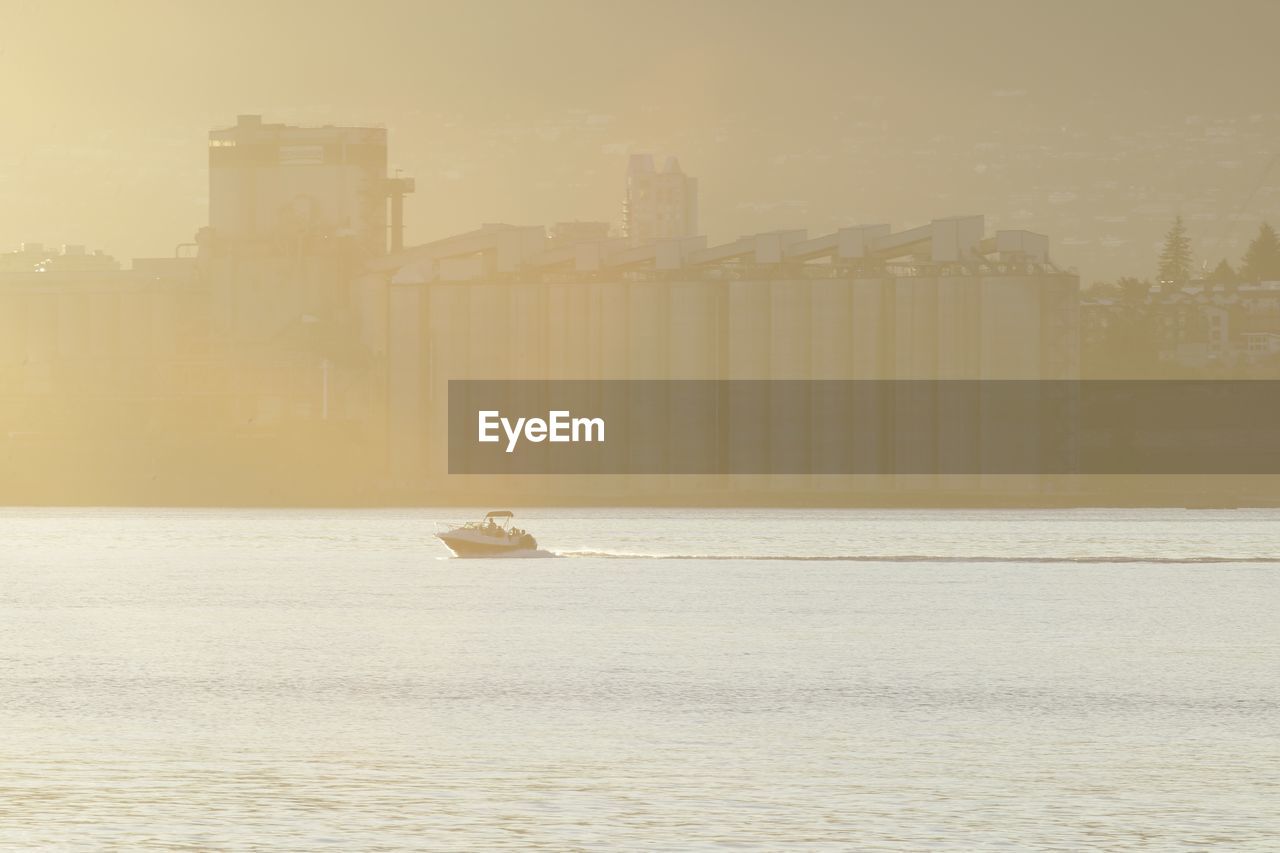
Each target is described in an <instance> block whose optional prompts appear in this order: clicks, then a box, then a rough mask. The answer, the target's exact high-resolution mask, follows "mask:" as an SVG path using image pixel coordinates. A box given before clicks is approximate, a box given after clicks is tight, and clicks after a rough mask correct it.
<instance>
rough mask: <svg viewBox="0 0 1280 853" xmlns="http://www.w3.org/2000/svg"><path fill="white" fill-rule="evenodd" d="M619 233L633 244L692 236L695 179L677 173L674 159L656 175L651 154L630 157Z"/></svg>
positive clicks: (695, 228)
mask: <svg viewBox="0 0 1280 853" xmlns="http://www.w3.org/2000/svg"><path fill="white" fill-rule="evenodd" d="M622 232H623V235H624V236H625V237H627V238H628V239H629V240H631V241H632V242H633V243H643V242H646V241H648V240H653V239H656V238H659V237H692V236H694V235H696V234H697V233H698V179H697V178H691V177H689V176H688V175H686V174H685V173H684V172H683V171H681V169H680V162H679V161H678V160H676V158H675V157H668V158H667V160H666V162H665V163H664V164H663V166H662V171H660V172H659V171H657V170H656V169H655V168H654V163H653V155H652V154H632V155H631V162H630V164H629V165H628V166H627V199H626V202H625V203H624V204H623V206H622Z"/></svg>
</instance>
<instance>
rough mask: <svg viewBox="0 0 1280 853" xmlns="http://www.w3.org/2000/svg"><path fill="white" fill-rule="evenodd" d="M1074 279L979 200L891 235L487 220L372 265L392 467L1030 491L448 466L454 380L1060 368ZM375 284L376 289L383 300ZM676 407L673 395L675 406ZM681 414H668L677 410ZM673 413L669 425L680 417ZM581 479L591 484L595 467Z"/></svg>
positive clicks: (524, 480) (1066, 351)
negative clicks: (623, 230) (637, 232)
mask: <svg viewBox="0 0 1280 853" xmlns="http://www.w3.org/2000/svg"><path fill="white" fill-rule="evenodd" d="M1077 287H1078V283H1077V279H1076V277H1075V276H1074V275H1073V274H1070V273H1065V272H1062V271H1060V270H1058V269H1057V268H1056V267H1054V266H1053V264H1052V262H1051V260H1050V258H1049V253H1048V240H1047V238H1045V237H1044V236H1043V235H1039V234H1033V233H1030V232H1026V231H998V232H996V233H995V234H994V235H991V236H988V235H986V233H985V230H984V220H983V217H981V216H964V217H954V218H949V219H939V220H935V221H933V222H931V223H929V224H927V225H923V226H920V227H917V228H912V229H908V230H903V231H893V230H892V229H891V228H889V227H888V226H885V225H870V226H862V227H855V228H845V229H841V230H839V231H837V232H834V233H831V234H826V235H822V236H817V237H810V236H809V235H808V234H807V233H806V232H804V231H779V232H772V233H765V234H756V235H750V236H746V237H742V238H740V239H738V240H734V241H731V242H728V243H724V244H720V245H715V246H710V245H708V244H707V240H706V238H704V237H693V238H670V239H662V240H652V241H648V242H645V243H642V244H640V245H633V244H632V242H631V241H629V240H602V241H594V242H584V243H578V244H575V245H568V246H564V245H561V246H555V247H548V245H547V241H546V238H545V235H544V230H543V228H541V227H536V226H535V227H519V226H488V227H485V228H482V229H480V230H477V231H474V232H470V233H467V234H462V235H458V236H456V237H451V238H447V239H444V240H439V241H436V242H433V243H429V244H426V245H422V246H416V247H412V248H410V249H407V250H405V251H403V252H399V253H395V254H390V255H387V256H386V257H383V258H379V259H376V260H374V261H372V262H371V263H370V272H369V273H367V274H366V275H365V276H364V282H363V287H362V292H364V293H365V294H366V295H367V296H369V297H370V298H373V299H377V298H382V299H385V303H384V304H383V306H382V308H381V310H379V311H375V312H373V315H374V316H379V315H382V314H385V317H386V322H385V323H376V322H375V323H372V324H370V325H369V326H368V328H367V332H368V333H369V335H370V338H369V342H370V347H371V348H372V349H373V350H374V351H376V352H379V353H385V357H386V363H387V369H388V384H387V417H388V452H389V463H390V471H391V474H392V477H393V479H394V481H395V482H397V483H398V484H400V485H401V487H403V488H410V489H417V488H421V489H425V490H426V491H427V492H428V493H434V494H466V495H476V496H477V497H478V496H481V495H485V494H490V493H492V494H498V493H503V492H505V493H507V494H512V495H522V496H524V497H525V498H526V499H531V498H534V497H535V496H538V495H542V496H546V495H548V494H560V495H565V496H567V497H571V498H574V499H579V498H581V499H592V498H599V499H621V498H623V497H624V496H629V497H631V498H634V497H635V496H636V495H637V494H647V495H650V496H652V497H653V498H654V499H679V498H680V497H681V496H683V497H685V498H689V499H692V498H697V497H699V496H706V495H709V494H719V495H721V496H726V495H731V494H733V493H734V492H738V491H741V492H743V493H744V494H747V493H749V494H756V493H757V492H761V491H762V492H764V493H766V494H768V495H775V496H776V495H780V494H791V495H805V494H808V495H812V494H813V493H827V494H830V493H831V492H833V491H834V492H839V491H849V490H853V491H858V490H864V489H872V490H880V489H885V488H889V489H894V490H901V489H909V490H923V491H928V490H933V489H937V488H943V487H944V488H948V489H961V490H974V491H983V490H992V489H995V490H1000V489H1009V488H1016V489H1018V490H1026V489H1028V488H1030V489H1032V490H1039V489H1042V488H1047V487H1048V485H1047V484H1046V483H1043V482H1029V481H1028V479H1027V478H1021V479H1020V480H1018V481H1017V482H1016V483H1014V482H1011V481H1009V480H1008V479H1007V478H1006V479H1004V480H1000V481H997V480H996V479H993V478H986V479H984V480H981V481H979V480H975V479H968V480H960V479H956V478H952V479H951V480H949V481H947V482H943V481H942V480H941V479H939V478H936V477H934V478H921V477H919V476H914V475H913V476H907V475H901V476H892V472H885V473H886V475H889V476H888V477H887V478H886V477H883V476H881V477H873V478H869V479H868V478H863V479H858V478H852V479H850V478H844V479H842V478H839V477H793V476H777V477H771V478H761V477H740V476H736V475H735V476H732V477H691V476H681V477H607V476H601V477H597V478H582V477H563V478H555V477H550V478H548V477H510V476H508V477H480V476H458V475H450V474H449V473H448V463H447V447H446V443H445V435H446V429H447V411H446V408H447V407H446V406H445V400H446V399H447V383H448V381H449V380H450V379H537V380H552V379H1068V378H1073V377H1075V376H1076V375H1077V371H1078V360H1079V356H1078V349H1077V322H1076V317H1077V313H1076V310H1077V309H1076V305H1077V298H1078V297H1077ZM377 294H384V295H382V296H381V297H378V296H377ZM672 405H673V406H678V403H676V402H673V404H672ZM673 423H675V422H674V421H673ZM673 428H674V427H673ZM588 480H589V481H590V482H587V481H588Z"/></svg>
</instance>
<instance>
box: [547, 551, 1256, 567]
mask: <svg viewBox="0 0 1280 853" xmlns="http://www.w3.org/2000/svg"><path fill="white" fill-rule="evenodd" d="M555 556H560V557H596V558H604V559H611V560H764V561H782V562H801V563H805V562H815V563H1050V564H1052V563H1066V564H1086V565H1089V564H1098V565H1106V564H1116V563H1120V564H1129V563H1133V564H1157V565H1165V564H1169V565H1203V564H1215V563H1269V564H1271V563H1280V557H1228V556H1195V555H1192V556H1186V557H1154V556H1143V555H1132V554H1130V555H1125V554H1116V555H1083V556H1043V555H1041V556H1034V555H1029V556H1005V555H1002V556H983V555H968V554H961V555H948V554H634V553H626V552H617V551H561V552H559V553H558V554H557V555H555Z"/></svg>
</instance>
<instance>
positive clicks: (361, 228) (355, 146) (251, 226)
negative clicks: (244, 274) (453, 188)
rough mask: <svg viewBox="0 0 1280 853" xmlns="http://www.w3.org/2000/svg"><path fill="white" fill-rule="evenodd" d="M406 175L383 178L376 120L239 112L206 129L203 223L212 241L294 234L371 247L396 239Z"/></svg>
mask: <svg viewBox="0 0 1280 853" xmlns="http://www.w3.org/2000/svg"><path fill="white" fill-rule="evenodd" d="M412 191H413V180H412V179H411V178H391V179H389V178H388V177H387V131H386V129H385V128H380V127H334V126H331V125H326V126H324V127H293V126H290V125H285V124H265V123H263V121H262V117H261V116H257V115H242V116H240V117H239V118H238V120H237V122H236V124H235V126H234V127H229V128H225V129H222V130H213V131H210V133H209V226H210V228H211V232H210V235H209V236H211V237H212V238H213V240H214V241H217V242H219V243H221V244H223V245H226V243H227V242H228V241H233V242H241V243H244V242H246V241H247V242H249V243H253V244H257V245H258V246H259V247H268V248H269V247H271V246H272V245H275V246H277V247H279V246H281V245H288V244H289V243H290V242H291V241H292V242H296V240H297V239H299V238H304V237H310V238H317V239H324V238H344V237H345V238H350V239H351V240H354V241H355V242H356V243H357V244H358V245H360V246H361V247H363V248H364V249H365V250H366V251H367V252H369V253H370V254H382V253H383V252H385V251H386V250H387V218H388V217H387V201H388V199H390V200H391V206H392V211H391V214H392V215H391V219H392V229H391V231H392V233H391V242H392V248H393V249H394V248H396V247H398V245H399V242H400V231H401V227H400V226H401V222H400V221H399V220H400V205H401V200H402V199H403V196H404V194H405V193H407V192H412Z"/></svg>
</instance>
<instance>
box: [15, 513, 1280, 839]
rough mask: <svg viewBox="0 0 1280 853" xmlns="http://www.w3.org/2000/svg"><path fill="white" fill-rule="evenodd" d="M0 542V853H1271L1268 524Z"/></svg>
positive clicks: (1277, 527)
mask: <svg viewBox="0 0 1280 853" xmlns="http://www.w3.org/2000/svg"><path fill="white" fill-rule="evenodd" d="M493 508H496V507H482V508H475V509H468V510H445V509H430V508H424V509H395V510H359V511H354V510H251V509H227V510H221V509H200V510H179V509H161V510H156V509H3V510H0V850H6V851H8V850H46V849H47V850H201V851H203V850H245V851H248V850H299V851H320V850H362V851H365V850H368V851H372V850H443V851H457V850H552V851H574V850H593V851H594V850H629V849H633V850H671V851H690V850H718V849H726V850H769V851H775V850H858V851H863V850H865V851H920V850H964V851H979V850H1000V851H1011V850H1061V851H1075V850H1143V851H1151V850H1229V851H1247V850H1268V851H1275V850H1280V512H1277V511H1274V510H1176V509H1159V510H1155V509H1152V510H1140V509H1138V510H1134V509H1123V510H1121V509H1091V510H1061V511H1059V510H1045V511H1042V510H1037V511H1021V510H983V511H965V510H937V511H910V510H767V509H761V510H707V509H694V508H688V509H660V510H658V509H554V510H552V509H537V510H533V509H531V510H519V509H517V519H516V523H517V524H519V525H521V526H523V527H525V528H527V529H528V530H530V531H531V532H532V533H533V534H534V535H535V536H537V537H538V540H539V543H540V548H541V550H540V551H539V552H538V553H537V554H536V555H532V556H524V557H520V558H514V557H512V558H495V559H456V558H452V557H450V555H449V553H448V551H447V550H446V549H445V548H444V547H443V545H441V544H440V543H439V542H438V541H436V540H435V539H434V538H433V535H432V534H433V532H434V530H435V524H436V523H437V522H441V521H450V520H467V519H470V518H475V517H478V516H479V515H480V514H482V513H483V511H484V510H485V509H493Z"/></svg>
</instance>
